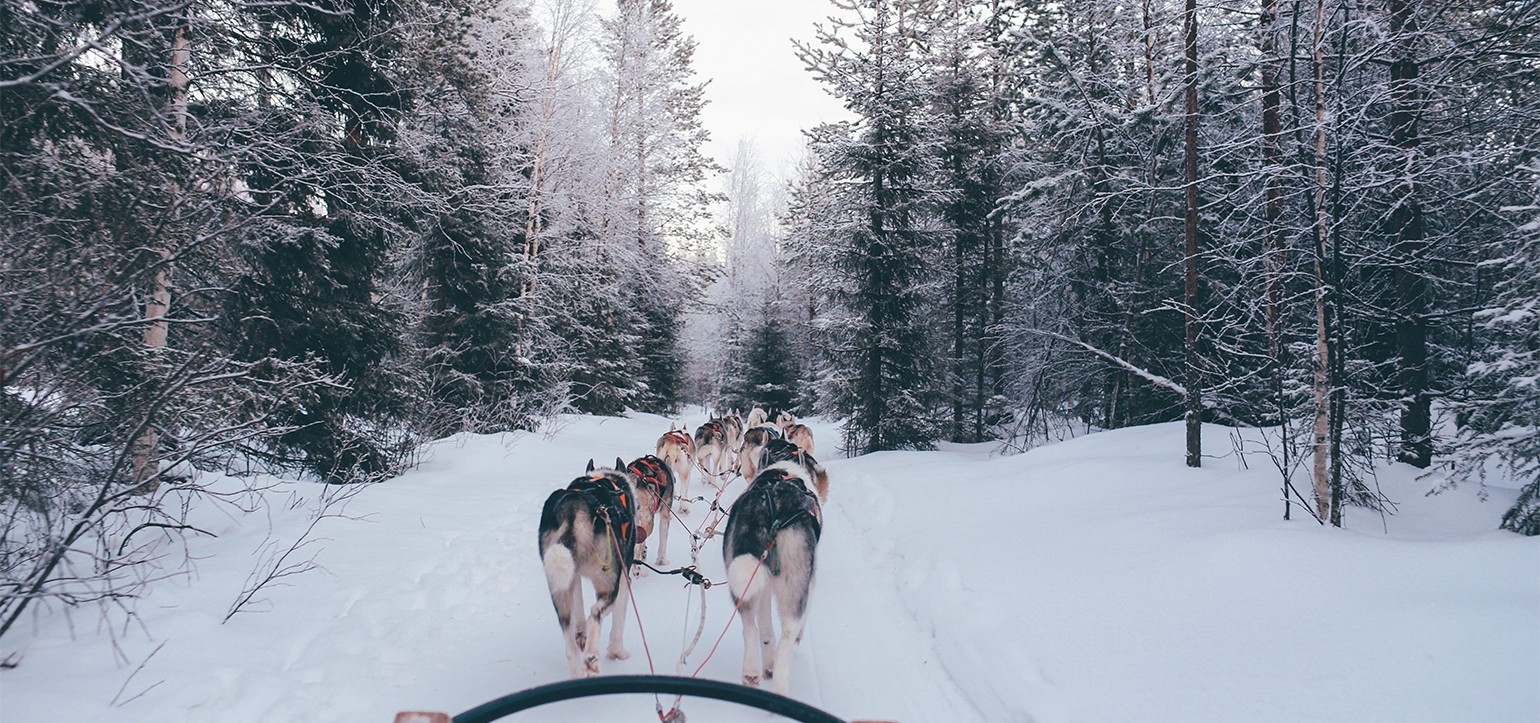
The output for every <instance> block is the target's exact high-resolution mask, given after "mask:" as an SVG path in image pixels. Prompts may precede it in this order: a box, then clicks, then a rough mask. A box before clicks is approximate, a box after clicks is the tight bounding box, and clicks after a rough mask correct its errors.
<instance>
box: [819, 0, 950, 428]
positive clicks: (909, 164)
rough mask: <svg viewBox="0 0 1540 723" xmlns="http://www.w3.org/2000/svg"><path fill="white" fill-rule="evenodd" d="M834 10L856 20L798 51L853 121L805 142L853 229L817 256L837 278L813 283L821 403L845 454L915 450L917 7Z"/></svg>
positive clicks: (923, 399) (919, 311)
mask: <svg viewBox="0 0 1540 723" xmlns="http://www.w3.org/2000/svg"><path fill="white" fill-rule="evenodd" d="M836 5H837V6H839V7H841V8H844V9H846V10H849V11H851V12H853V13H855V15H856V17H857V19H856V20H835V21H833V22H834V24H833V25H832V26H830V27H827V28H820V29H819V40H820V43H821V45H820V46H811V45H804V46H800V47H799V51H800V53H801V57H802V58H803V60H804V62H806V63H807V64H808V66H809V67H810V68H813V69H815V72H816V73H817V74H818V76H819V77H820V79H822V80H823V81H824V82H825V83H827V84H829V86H830V90H831V92H833V93H834V94H835V95H837V96H838V97H840V98H843V99H844V100H845V103H846V107H847V108H849V109H850V110H851V111H853V112H854V113H855V114H856V115H857V116H858V117H859V119H860V120H859V121H858V122H857V123H856V124H855V125H854V126H853V127H840V126H833V127H824V128H823V129H821V131H820V132H819V134H818V136H817V137H816V138H815V140H814V149H815V152H817V153H818V154H819V162H820V170H821V171H822V174H823V175H822V176H821V177H820V179H819V182H820V183H824V184H834V185H838V186H840V187H842V188H844V189H846V192H845V193H844V194H842V201H843V205H844V207H845V210H846V212H847V213H850V214H851V216H853V217H855V219H856V222H855V223H848V221H849V220H851V219H849V218H848V217H847V219H845V221H846V223H845V224H841V236H840V237H836V238H832V239H830V241H831V243H829V244H828V246H827V247H826V248H825V249H823V251H824V253H823V254H820V261H821V262H822V263H824V264H827V270H828V273H830V274H831V275H834V276H835V277H836V279H837V281H833V282H828V283H825V284H823V288H824V289H826V290H827V291H828V297H827V299H826V300H825V305H824V307H823V309H822V310H821V317H822V318H821V322H820V325H821V328H822V329H823V330H824V332H825V333H826V334H827V345H828V346H827V348H828V353H829V361H830V364H831V369H830V371H829V373H828V375H827V376H825V377H824V379H823V380H822V381H823V384H824V387H825V389H824V391H823V396H824V401H825V403H826V404H827V405H828V408H829V411H832V412H834V413H836V414H838V415H840V416H842V417H845V418H846V419H847V421H846V424H845V427H844V435H845V440H844V442H845V445H844V446H845V448H846V449H847V450H848V451H850V452H852V453H864V452H872V451H877V450H882V449H906V448H907V449H914V448H927V447H930V446H931V445H933V444H934V442H935V440H936V438H937V437H938V436H939V433H940V427H939V424H938V421H939V420H938V419H937V413H938V403H937V402H938V399H937V394H938V392H939V390H940V389H942V381H941V377H940V376H939V372H938V370H937V368H936V364H935V361H934V358H933V355H932V353H931V351H932V350H933V349H934V348H935V341H936V339H935V335H934V334H933V332H932V329H933V327H932V326H931V325H930V323H929V321H930V320H929V319H928V318H927V317H926V313H927V310H929V309H934V308H936V304H935V299H936V298H937V289H936V288H935V286H934V283H933V279H932V278H931V277H929V276H928V275H927V274H926V269H927V266H928V264H929V263H931V262H932V260H933V255H934V252H935V250H936V248H937V243H936V241H935V239H934V237H933V236H934V235H933V234H932V233H931V232H930V229H929V228H928V223H927V222H928V220H929V218H930V216H929V214H930V213H931V209H930V208H929V205H928V204H930V203H931V189H930V188H929V186H928V185H927V184H928V182H929V181H930V179H931V178H933V177H934V174H933V171H934V169H933V167H932V166H931V158H932V156H931V155H930V154H928V153H926V152H925V149H924V148H923V141H924V138H925V133H924V129H923V128H922V121H923V116H924V113H925V109H926V105H927V97H926V95H925V93H924V84H923V83H922V82H921V80H922V78H923V77H924V76H923V72H922V67H921V66H922V61H921V58H920V55H919V50H918V48H917V43H916V42H915V40H914V39H915V38H917V37H922V36H924V35H925V33H926V32H927V30H928V29H929V28H928V27H927V26H926V25H925V24H924V23H925V22H926V20H927V15H926V13H925V12H924V10H926V8H925V3H917V2H902V1H899V2H892V1H889V0H867V1H865V2H850V3H843V2H837V3H836ZM847 34H848V35H849V37H847ZM852 43H855V44H858V47H859V49H857V47H852ZM845 234H848V235H845Z"/></svg>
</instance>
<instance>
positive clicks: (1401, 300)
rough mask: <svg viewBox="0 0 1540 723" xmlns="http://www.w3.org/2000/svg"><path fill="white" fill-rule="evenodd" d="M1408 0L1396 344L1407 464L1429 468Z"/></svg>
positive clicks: (1398, 12) (1398, 102)
mask: <svg viewBox="0 0 1540 723" xmlns="http://www.w3.org/2000/svg"><path fill="white" fill-rule="evenodd" d="M1410 5H1411V4H1410V3H1409V2H1407V0H1390V32H1391V36H1392V37H1393V38H1394V42H1395V54H1396V57H1395V58H1394V59H1393V60H1392V61H1391V64H1390V96H1391V102H1392V110H1391V114H1390V138H1391V142H1392V143H1394V144H1395V146H1396V148H1397V149H1398V150H1399V151H1400V152H1401V157H1400V158H1399V159H1398V160H1399V161H1400V163H1401V165H1402V169H1401V172H1400V173H1398V174H1397V177H1398V178H1399V179H1400V181H1399V182H1398V184H1397V186H1396V190H1395V200H1394V201H1393V203H1394V204H1395V205H1394V207H1393V208H1392V209H1391V212H1390V229H1389V230H1390V242H1391V244H1392V246H1391V248H1392V252H1391V258H1392V259H1393V260H1394V262H1395V269H1394V272H1393V274H1394V276H1393V278H1394V279H1395V282H1394V283H1395V295H1396V346H1397V350H1398V351H1399V357H1400V362H1399V365H1400V366H1399V369H1398V377H1399V381H1400V386H1401V398H1402V407H1401V449H1400V451H1399V452H1398V453H1397V455H1396V456H1397V458H1398V459H1400V460H1401V461H1402V462H1406V463H1407V464H1411V465H1414V466H1417V467H1421V468H1424V469H1426V468H1427V467H1428V465H1430V464H1432V462H1433V440H1432V422H1433V417H1432V410H1431V406H1432V404H1431V399H1430V394H1429V393H1428V329H1427V318H1428V304H1429V299H1428V281H1427V277H1426V276H1425V275H1424V274H1423V269H1422V259H1423V257H1424V255H1425V252H1426V247H1427V240H1426V235H1427V234H1426V229H1425V226H1424V219H1423V211H1422V206H1421V204H1420V203H1418V198H1417V186H1416V181H1415V178H1416V175H1417V163H1418V156H1419V152H1418V145H1419V140H1418V129H1417V118H1418V115H1419V107H1418V106H1419V103H1420V101H1421V94H1420V93H1419V89H1418V86H1417V76H1418V64H1417V56H1416V42H1417V41H1416V34H1417V20H1416V18H1415V17H1413V15H1412V9H1411V7H1410Z"/></svg>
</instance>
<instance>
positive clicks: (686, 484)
mask: <svg viewBox="0 0 1540 723" xmlns="http://www.w3.org/2000/svg"><path fill="white" fill-rule="evenodd" d="M679 457H681V458H683V457H684V455H683V454H681V455H679ZM694 471H695V461H694V460H692V459H684V460H683V464H680V465H677V466H676V467H674V472H675V473H676V474H677V475H678V477H679V491H678V494H679V512H680V513H681V514H689V512H690V503H689V502H686V501H685V500H687V499H689V497H690V474H691V473H693V472H694ZM669 505H670V506H672V505H673V502H672V501H670V502H669ZM664 511H665V512H667V511H668V510H667V508H665V509H664ZM663 524H664V525H667V524H668V523H667V522H665V523H663ZM663 529H664V530H667V529H668V528H667V527H664V528H663Z"/></svg>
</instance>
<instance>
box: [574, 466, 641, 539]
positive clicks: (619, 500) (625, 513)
mask: <svg viewBox="0 0 1540 723" xmlns="http://www.w3.org/2000/svg"><path fill="white" fill-rule="evenodd" d="M567 491H568V492H570V493H572V494H576V495H582V496H584V497H587V498H588V499H589V500H590V501H591V502H594V503H596V505H597V507H598V508H599V516H600V517H603V518H604V519H605V520H606V521H608V522H609V528H610V533H611V534H613V535H614V536H615V539H617V540H623V541H624V543H623V544H627V545H633V544H635V543H636V541H635V538H633V537H632V536H631V535H632V531H631V523H632V522H634V521H635V518H636V513H635V510H636V505H635V503H633V502H632V501H631V492H630V490H628V489H627V488H626V485H624V484H622V483H620V482H616V481H615V478H613V477H611V476H609V475H604V474H590V475H588V476H587V477H579V478H577V479H575V480H573V481H572V484H570V485H567ZM610 502H614V503H615V504H609V503H610Z"/></svg>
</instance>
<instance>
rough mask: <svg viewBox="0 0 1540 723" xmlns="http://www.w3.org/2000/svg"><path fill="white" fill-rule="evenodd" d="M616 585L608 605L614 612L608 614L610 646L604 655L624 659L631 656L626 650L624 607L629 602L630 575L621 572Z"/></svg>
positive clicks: (614, 658)
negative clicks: (611, 602) (612, 598)
mask: <svg viewBox="0 0 1540 723" xmlns="http://www.w3.org/2000/svg"><path fill="white" fill-rule="evenodd" d="M617 585H618V586H619V587H617V588H616V589H615V602H614V604H613V605H611V606H610V607H611V609H612V610H613V611H614V614H613V615H611V616H610V646H609V650H608V651H607V652H606V655H607V656H608V657H609V659H610V660H626V659H628V658H630V657H631V654H630V653H628V652H626V608H627V607H628V606H629V605H630V603H631V576H630V575H626V574H622V575H621V576H620V581H619V582H618V583H617ZM595 637H597V635H596V636H595Z"/></svg>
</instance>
